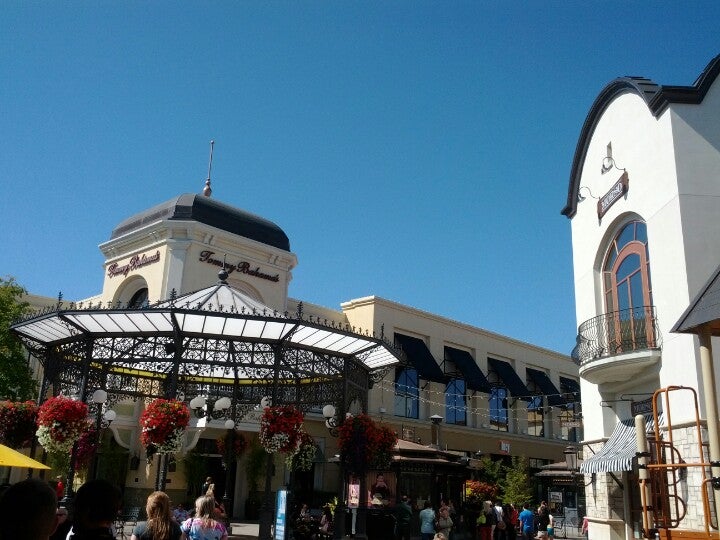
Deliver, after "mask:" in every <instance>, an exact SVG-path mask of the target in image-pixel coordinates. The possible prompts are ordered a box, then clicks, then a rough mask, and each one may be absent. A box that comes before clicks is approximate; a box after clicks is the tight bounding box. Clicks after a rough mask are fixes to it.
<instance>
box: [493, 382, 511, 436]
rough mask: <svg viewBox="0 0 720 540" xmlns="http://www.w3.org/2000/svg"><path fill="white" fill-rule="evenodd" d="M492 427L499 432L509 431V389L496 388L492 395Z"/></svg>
mask: <svg viewBox="0 0 720 540" xmlns="http://www.w3.org/2000/svg"><path fill="white" fill-rule="evenodd" d="M490 426H491V427H492V428H493V429H497V430H498V431H507V430H508V410H507V389H506V388H504V387H495V388H493V389H492V391H491V393H490Z"/></svg>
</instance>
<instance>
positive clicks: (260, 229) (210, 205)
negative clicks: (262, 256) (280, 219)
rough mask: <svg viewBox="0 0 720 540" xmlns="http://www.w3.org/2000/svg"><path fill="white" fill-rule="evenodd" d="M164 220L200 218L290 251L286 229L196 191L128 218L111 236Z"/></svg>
mask: <svg viewBox="0 0 720 540" xmlns="http://www.w3.org/2000/svg"><path fill="white" fill-rule="evenodd" d="M161 219H177V220H192V221H197V222H199V223H204V224H205V225H210V226H211V227H217V228H218V229H222V230H223V231H227V232H230V233H233V234H237V235H240V236H244V237H245V238H249V239H251V240H255V241H257V242H261V243H263V244H266V245H269V246H273V247H276V248H278V249H282V250H284V251H290V240H288V237H287V235H286V234H285V232H284V231H283V230H282V229H281V228H280V227H278V226H277V225H275V224H274V223H273V222H272V221H269V220H267V219H265V218H261V217H260V216H256V215H255V214H251V213H250V212H246V211H245V210H241V209H239V208H235V207H233V206H230V205H228V204H224V203H221V202H219V201H216V200H215V199H210V198H209V197H205V196H204V195H196V194H193V193H184V194H182V195H178V196H177V197H175V198H173V199H170V200H169V201H167V202H164V203H162V204H159V205H157V206H154V207H152V208H150V209H148V210H145V211H143V212H140V213H139V214H135V215H134V216H132V217H129V218H128V219H126V220H125V221H123V222H122V223H120V224H119V225H118V226H117V227H115V229H113V232H112V234H111V235H110V239H111V240H112V239H114V238H118V237H120V236H122V235H124V234H127V233H129V232H132V231H135V230H137V229H140V228H141V227H144V226H145V225H148V224H149V223H153V222H155V221H158V220H161Z"/></svg>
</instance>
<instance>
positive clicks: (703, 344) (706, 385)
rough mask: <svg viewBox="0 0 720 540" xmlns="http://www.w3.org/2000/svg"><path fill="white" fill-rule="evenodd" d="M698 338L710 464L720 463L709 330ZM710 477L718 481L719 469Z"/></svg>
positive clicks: (719, 497)
mask: <svg viewBox="0 0 720 540" xmlns="http://www.w3.org/2000/svg"><path fill="white" fill-rule="evenodd" d="M699 338H700V369H701V371H702V379H703V395H704V396H705V418H706V419H707V429H708V443H709V454H710V462H711V463H712V462H716V463H717V462H720V436H719V433H718V409H717V395H716V390H715V372H714V370H713V361H712V344H711V342H710V330H709V329H708V327H707V326H704V327H703V328H702V331H701V333H700V335H699ZM711 471H712V473H711V474H712V477H713V478H717V479H718V481H720V467H718V466H716V467H712V468H711ZM718 516H720V490H717V489H715V519H718Z"/></svg>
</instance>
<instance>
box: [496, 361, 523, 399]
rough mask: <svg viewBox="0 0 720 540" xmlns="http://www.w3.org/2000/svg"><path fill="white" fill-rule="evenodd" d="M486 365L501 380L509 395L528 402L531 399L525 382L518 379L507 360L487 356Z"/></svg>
mask: <svg viewBox="0 0 720 540" xmlns="http://www.w3.org/2000/svg"><path fill="white" fill-rule="evenodd" d="M488 366H489V367H490V369H491V370H492V371H494V372H495V373H496V374H497V376H498V377H499V378H500V380H501V381H502V386H505V388H507V389H508V391H509V392H510V395H512V396H513V397H515V398H519V399H522V400H523V401H528V402H530V401H532V400H533V396H531V395H530V391H529V390H528V389H527V386H525V383H524V382H523V381H522V379H520V377H519V376H518V374H517V373H515V370H514V369H513V367H512V366H511V365H510V364H509V363H508V362H505V361H503V360H496V359H495V358H488Z"/></svg>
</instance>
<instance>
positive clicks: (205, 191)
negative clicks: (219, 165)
mask: <svg viewBox="0 0 720 540" xmlns="http://www.w3.org/2000/svg"><path fill="white" fill-rule="evenodd" d="M214 146H215V141H210V162H209V163H208V177H207V180H205V188H204V189H203V195H205V196H206V197H209V196H210V195H212V188H211V187H210V171H212V157H213V147H214Z"/></svg>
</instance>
